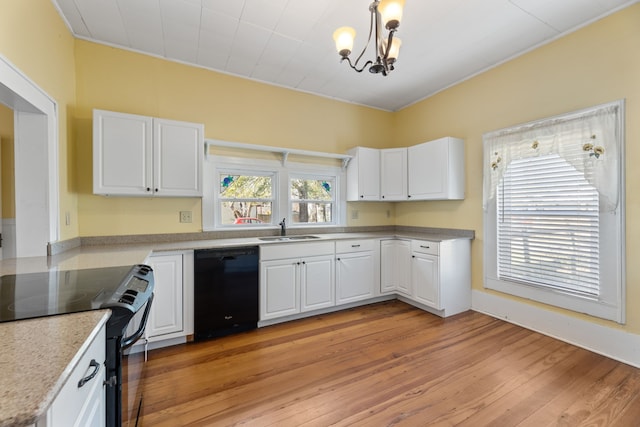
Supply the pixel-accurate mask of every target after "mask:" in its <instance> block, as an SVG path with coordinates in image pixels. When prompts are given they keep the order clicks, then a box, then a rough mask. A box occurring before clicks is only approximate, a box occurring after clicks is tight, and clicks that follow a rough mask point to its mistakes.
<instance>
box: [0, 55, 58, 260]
mask: <svg viewBox="0 0 640 427" xmlns="http://www.w3.org/2000/svg"><path fill="white" fill-rule="evenodd" d="M0 103H2V104H4V105H5V106H7V107H9V108H11V109H12V110H13V111H14V155H15V253H13V254H7V253H5V254H4V258H5V259H6V258H13V257H15V258H22V257H32V256H46V255H47V246H48V244H49V243H52V242H56V241H58V238H59V221H58V211H59V210H58V106H57V103H56V102H55V101H54V100H53V99H52V98H51V97H49V96H48V95H47V94H46V92H44V91H43V90H42V89H40V88H39V87H38V86H36V85H35V84H34V83H33V82H32V81H31V80H30V79H29V78H28V77H27V76H26V75H24V74H23V73H22V72H20V71H19V70H18V69H17V68H16V67H15V66H13V65H12V64H11V63H10V62H9V61H8V60H6V59H5V58H3V57H1V56H0Z"/></svg>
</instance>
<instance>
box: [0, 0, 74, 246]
mask: <svg viewBox="0 0 640 427" xmlns="http://www.w3.org/2000/svg"><path fill="white" fill-rule="evenodd" d="M0 55H2V56H3V57H4V58H6V59H7V60H8V61H9V62H11V63H12V64H13V65H14V66H16V67H17V68H18V69H19V70H20V71H21V72H22V73H24V74H25V75H27V76H28V77H29V78H30V79H31V80H32V81H33V82H35V84H36V85H38V86H39V87H40V88H42V89H43V90H44V91H45V92H46V93H47V94H48V95H49V96H50V97H52V98H53V99H55V100H56V102H57V104H58V113H59V147H60V148H59V158H60V162H59V167H60V217H61V218H63V222H62V224H61V230H60V237H61V240H65V239H69V238H72V237H76V236H77V235H78V227H77V224H78V221H77V215H76V214H77V197H76V195H75V192H74V191H73V189H72V188H71V183H72V182H73V181H74V176H73V171H74V169H75V167H74V166H73V164H72V163H71V161H70V159H72V158H73V157H74V154H73V152H72V151H70V150H69V149H70V148H71V141H70V138H71V134H72V132H71V131H69V130H68V129H69V125H70V122H71V117H72V115H73V111H72V110H73V106H74V104H75V84H76V79H75V70H74V39H73V37H72V36H71V34H70V33H69V30H68V29H67V27H66V26H65V25H64V23H63V21H62V19H61V18H60V15H58V12H57V11H56V9H55V8H54V6H53V4H52V2H51V1H50V0H0ZM65 212H69V213H70V215H71V218H72V221H71V225H70V226H65V225H64V213H65Z"/></svg>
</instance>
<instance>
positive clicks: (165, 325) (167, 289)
mask: <svg viewBox="0 0 640 427" xmlns="http://www.w3.org/2000/svg"><path fill="white" fill-rule="evenodd" d="M148 263H149V265H151V267H152V268H153V274H154V280H155V288H154V292H153V293H154V299H153V304H152V305H151V312H150V313H149V320H148V322H147V328H146V331H145V337H146V339H147V340H148V341H149V342H153V341H162V340H167V339H172V338H180V337H185V336H187V335H191V334H193V251H178V252H162V253H156V254H153V255H151V256H150V257H149V259H148Z"/></svg>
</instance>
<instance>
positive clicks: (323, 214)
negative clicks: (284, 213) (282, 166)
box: [290, 178, 335, 223]
mask: <svg viewBox="0 0 640 427" xmlns="http://www.w3.org/2000/svg"><path fill="white" fill-rule="evenodd" d="M333 187H334V182H333V180H321V179H305V178H293V179H291V181H290V191H291V197H290V201H291V202H290V206H291V208H290V212H291V220H292V222H294V223H330V222H333V206H334V203H335V197H334V192H333Z"/></svg>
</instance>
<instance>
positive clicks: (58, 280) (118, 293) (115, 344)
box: [0, 264, 154, 427]
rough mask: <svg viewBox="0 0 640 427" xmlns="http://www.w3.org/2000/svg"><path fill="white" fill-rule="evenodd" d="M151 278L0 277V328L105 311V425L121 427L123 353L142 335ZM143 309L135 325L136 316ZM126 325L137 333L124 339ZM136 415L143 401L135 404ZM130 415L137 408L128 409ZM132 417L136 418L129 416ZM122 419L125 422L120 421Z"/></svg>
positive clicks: (145, 274) (121, 273)
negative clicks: (20, 322)
mask: <svg viewBox="0 0 640 427" xmlns="http://www.w3.org/2000/svg"><path fill="white" fill-rule="evenodd" d="M153 288H154V277H153V270H152V269H151V267H149V266H147V265H143V264H139V265H134V266H133V267H132V266H122V267H106V268H93V269H85V270H70V271H51V272H45V273H26V274H12V275H7V276H2V277H0V322H12V321H17V320H24V319H32V318H37V317H45V316H53V315H58V314H68V313H78V312H82V311H89V310H99V309H105V308H108V309H110V310H111V316H110V317H109V320H108V321H107V324H106V333H107V339H106V343H105V346H106V360H105V362H104V364H105V367H106V370H105V379H104V385H105V386H106V420H105V421H106V425H107V426H108V427H113V426H115V427H119V426H121V425H123V423H124V422H125V421H126V423H127V424H131V425H133V423H135V421H133V423H130V422H129V421H128V420H129V417H130V416H131V415H130V414H132V413H133V412H131V411H130V410H129V408H127V407H123V404H125V406H126V402H123V401H122V387H123V380H122V363H123V362H122V358H123V350H124V349H126V348H127V347H129V346H131V345H133V343H135V342H136V340H138V339H139V338H140V337H141V336H142V335H143V333H144V328H145V325H146V323H147V319H148V316H149V310H150V308H151V302H152V301H153ZM143 307H144V311H143V314H142V317H141V319H139V323H138V322H136V321H135V319H134V316H135V315H136V313H137V312H138V311H141V309H142V308H143ZM130 323H138V324H134V325H133V326H132V328H133V329H134V330H135V332H133V333H132V334H131V335H129V336H126V333H127V328H128V327H129V326H130ZM137 405H138V412H139V410H140V409H139V408H140V405H141V398H138V403H137ZM132 409H133V410H134V411H135V410H136V408H132ZM133 416H135V415H133ZM123 418H124V421H123Z"/></svg>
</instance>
